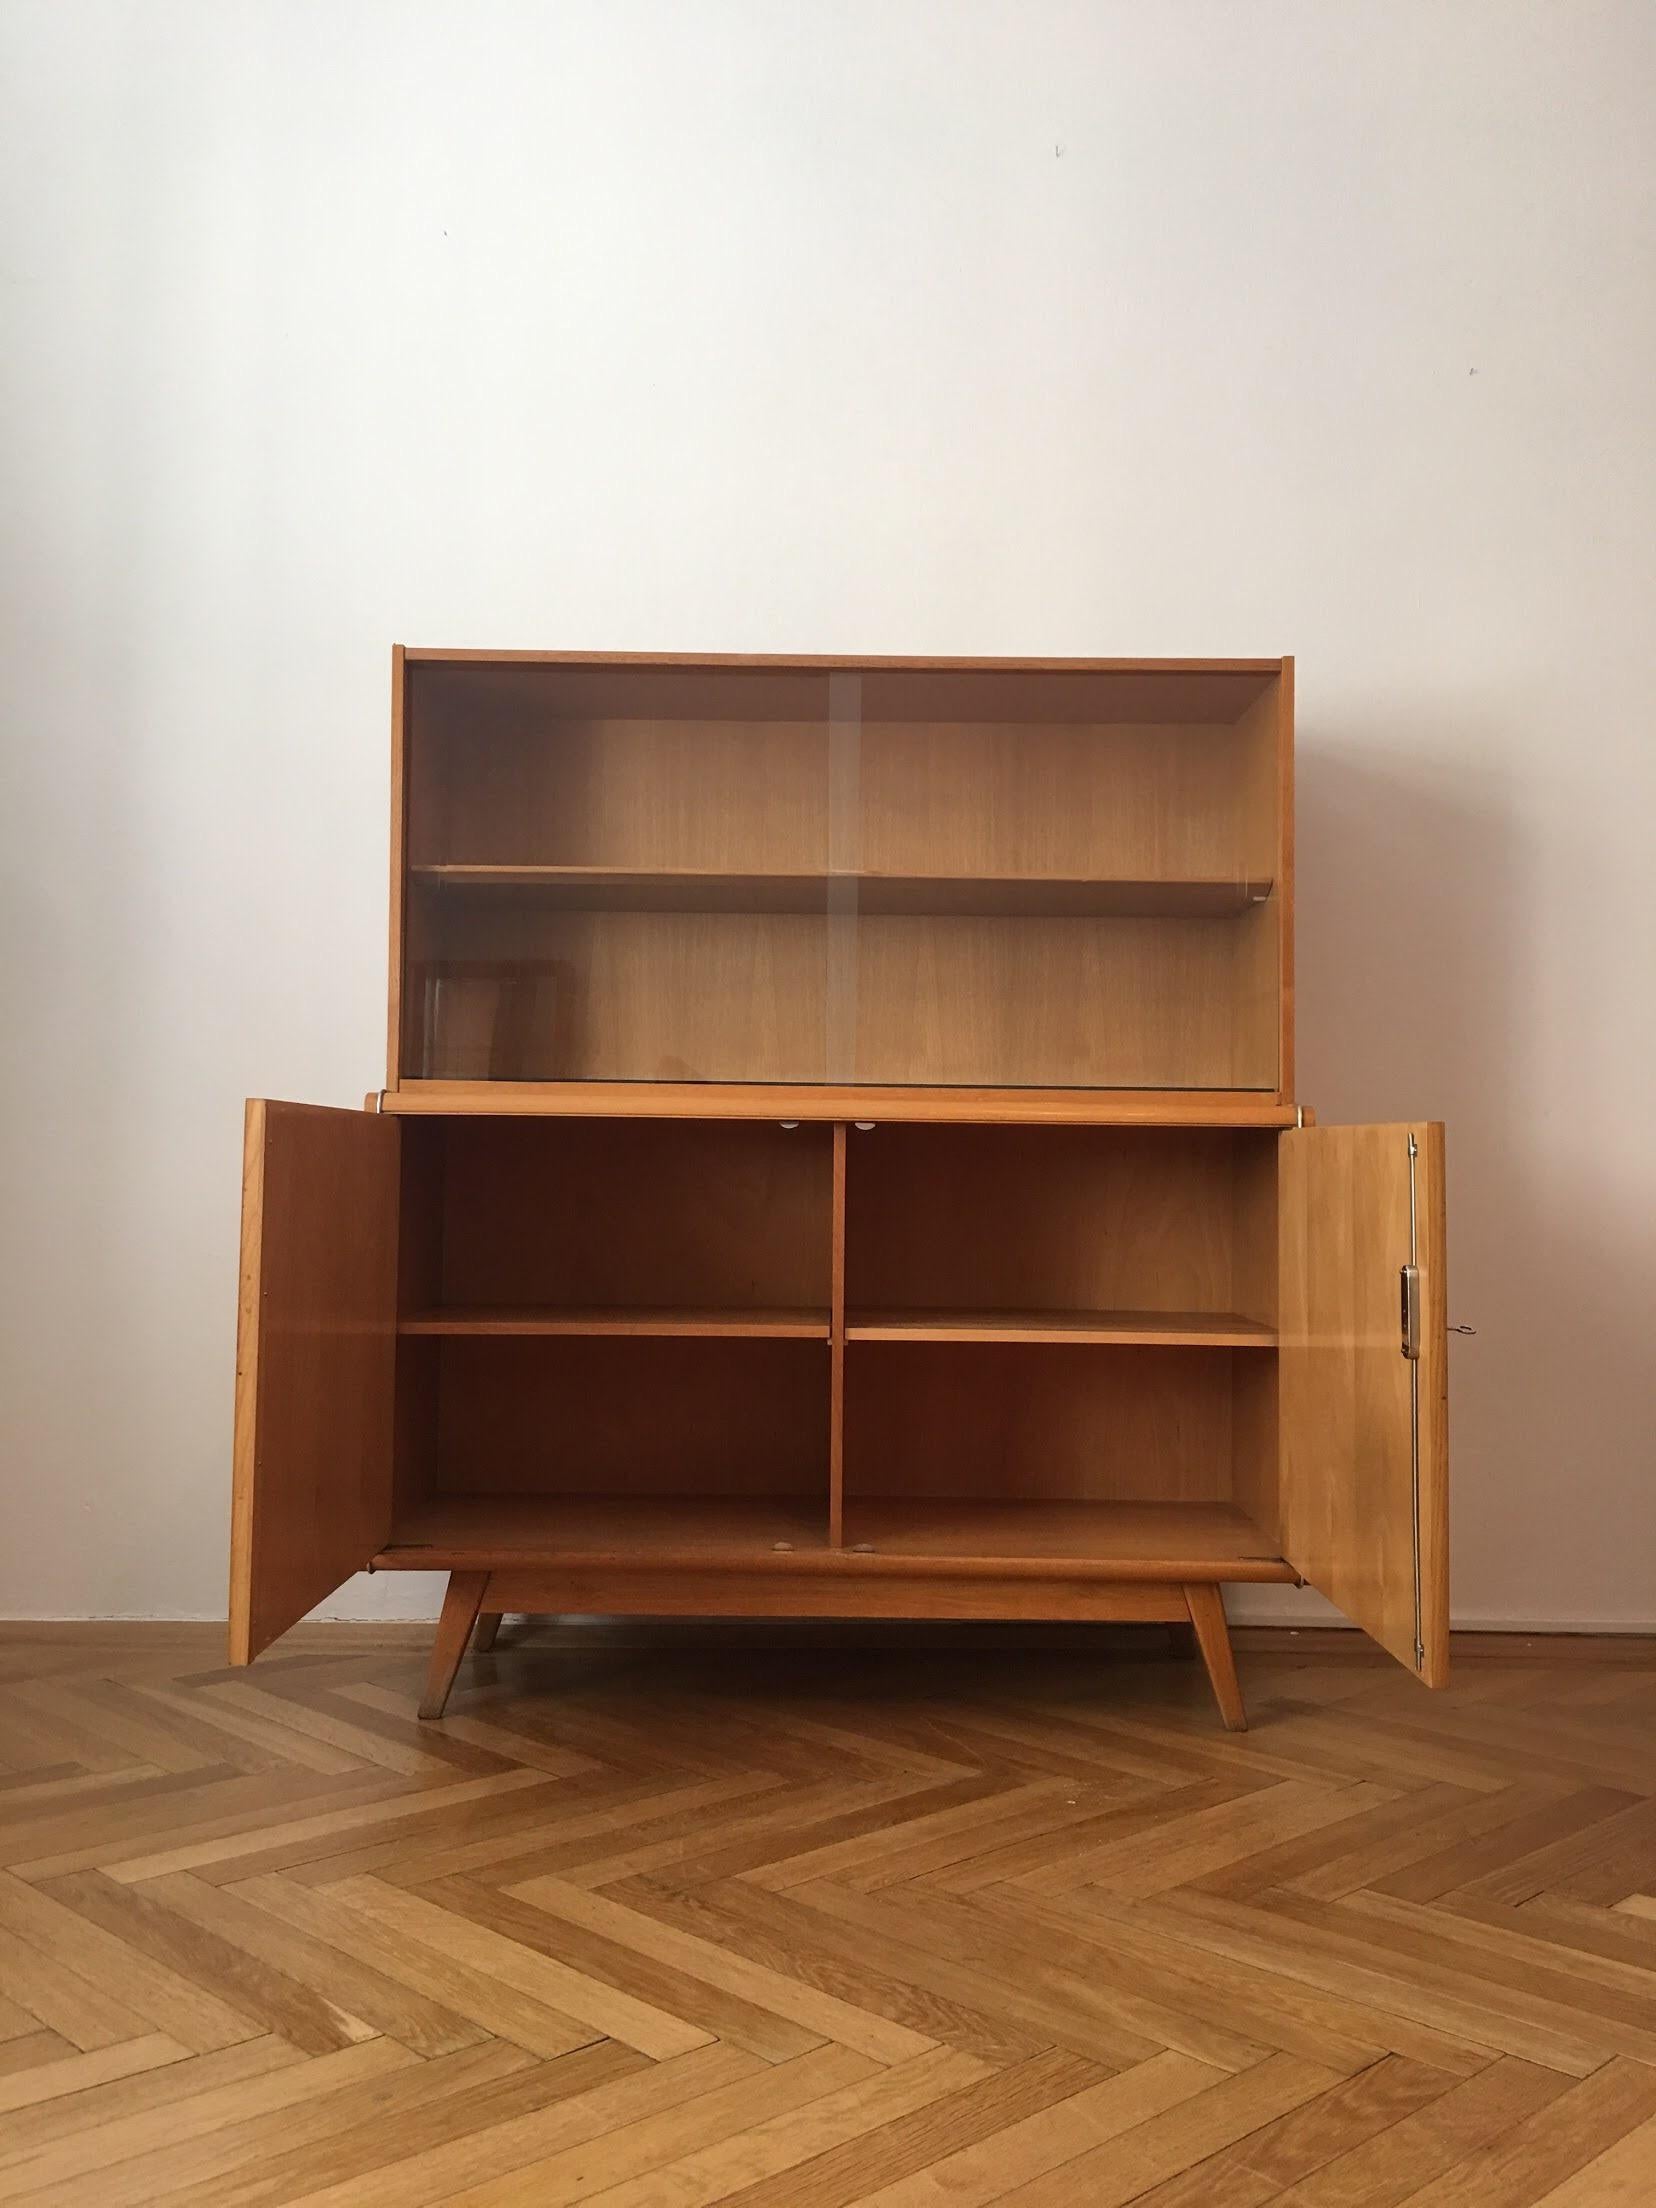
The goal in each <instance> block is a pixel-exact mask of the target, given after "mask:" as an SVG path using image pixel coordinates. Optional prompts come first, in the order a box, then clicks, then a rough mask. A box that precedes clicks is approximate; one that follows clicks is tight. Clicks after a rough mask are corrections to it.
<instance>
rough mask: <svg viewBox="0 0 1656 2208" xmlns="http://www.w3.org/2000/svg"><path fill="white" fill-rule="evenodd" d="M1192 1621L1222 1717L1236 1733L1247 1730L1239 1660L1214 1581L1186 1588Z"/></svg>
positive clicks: (1223, 1599)
mask: <svg viewBox="0 0 1656 2208" xmlns="http://www.w3.org/2000/svg"><path fill="white" fill-rule="evenodd" d="M1185 1600H1186V1602H1188V1603H1189V1605H1190V1622H1191V1624H1192V1625H1193V1626H1194V1627H1195V1629H1196V1645H1197V1646H1198V1648H1200V1650H1201V1651H1202V1661H1203V1663H1204V1664H1206V1666H1207V1675H1208V1679H1209V1681H1210V1683H1211V1685H1212V1687H1213V1698H1214V1700H1215V1701H1216V1702H1217V1703H1218V1705H1219V1715H1220V1716H1221V1717H1222V1718H1223V1719H1224V1721H1225V1723H1226V1725H1227V1726H1228V1727H1229V1729H1230V1730H1231V1731H1232V1732H1233V1733H1245V1732H1246V1731H1247V1729H1248V1713H1247V1711H1246V1710H1245V1709H1244V1708H1243V1707H1242V1689H1241V1688H1240V1686H1238V1684H1237V1680H1236V1659H1235V1657H1234V1656H1233V1655H1232V1654H1231V1638H1230V1627H1229V1626H1228V1625H1227V1624H1226V1623H1225V1598H1224V1596H1223V1595H1221V1593H1220V1592H1219V1589H1218V1588H1217V1587H1216V1586H1215V1585H1214V1584H1213V1582H1212V1581H1211V1580H1203V1581H1200V1582H1195V1581H1193V1582H1192V1583H1191V1584H1190V1585H1188V1586H1187V1587H1186V1588H1185Z"/></svg>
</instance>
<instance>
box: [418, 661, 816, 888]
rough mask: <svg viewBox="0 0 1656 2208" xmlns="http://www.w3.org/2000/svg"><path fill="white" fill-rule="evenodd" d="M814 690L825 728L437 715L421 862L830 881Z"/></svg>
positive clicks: (425, 784)
mask: <svg viewBox="0 0 1656 2208" xmlns="http://www.w3.org/2000/svg"><path fill="white" fill-rule="evenodd" d="M817 688H818V690H819V692H820V696H819V701H818V704H817V708H816V712H817V718H816V720H815V721H814V722H812V721H810V720H801V721H785V720H769V719H767V720H752V721H728V722H727V721H716V720H705V719H690V718H685V719H674V720H658V721H657V720H626V719H620V718H614V719H605V718H582V719H576V718H571V717H567V716H563V715H559V716H557V717H553V716H552V715H550V714H546V713H540V712H536V711H534V710H533V709H531V708H529V707H527V706H521V705H516V704H514V703H506V704H502V703H501V702H500V701H497V700H492V699H491V700H489V701H487V702H485V703H483V704H482V705H474V704H473V703H472V702H471V701H470V700H469V699H468V700H466V701H465V702H463V703H460V704H458V705H453V704H451V705H447V706H446V707H445V708H444V709H443V710H442V711H441V712H439V713H436V714H434V713H433V711H432V710H431V708H430V707H429V706H428V707H427V708H426V709H425V710H424V711H422V713H421V717H420V721H419V731H420V734H419V739H418V740H419V742H420V744H421V745H422V747H423V758H424V767H425V773H426V776H427V779H426V780H424V781H422V782H421V783H419V784H418V785H416V788H417V791H418V795H419V799H420V802H416V804H415V805H414V806H413V808H412V810H411V814H410V821H409V852H410V858H411V860H412V863H413V864H414V865H415V866H416V867H423V866H430V865H457V866H460V867H462V868H469V867H472V866H478V865H483V864H492V865H494V866H505V867H508V868H510V867H519V866H523V865H536V864H538V865H566V866H571V867H574V868H578V869H580V868H598V869H606V870H607V869H616V868H619V869H629V868H644V869H660V868H666V869H682V870H688V871H690V872H696V871H702V870H708V869H712V870H717V871H722V872H733V873H759V874H778V873H779V874H788V873H791V872H795V871H798V872H804V873H813V872H818V873H819V872H820V871H821V870H822V869H823V868H824V867H825V866H826V865H827V863H828V842H827V836H828V814H827V802H828V781H827V742H828V728H827V686H826V684H825V683H823V684H819V685H817Z"/></svg>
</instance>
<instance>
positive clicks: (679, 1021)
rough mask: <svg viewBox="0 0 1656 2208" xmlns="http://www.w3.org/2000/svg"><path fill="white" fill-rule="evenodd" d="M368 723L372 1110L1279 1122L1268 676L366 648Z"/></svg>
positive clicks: (1281, 949) (1287, 1080)
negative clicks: (379, 779) (370, 695)
mask: <svg viewBox="0 0 1656 2208" xmlns="http://www.w3.org/2000/svg"><path fill="white" fill-rule="evenodd" d="M392 691H393V811H392V853H393V860H392V906H391V955H392V975H391V1020H390V1030H391V1032H390V1058H389V1073H388V1079H387V1090H388V1092H391V1093H394V1092H397V1091H399V1090H402V1089H405V1088H412V1087H415V1086H425V1085H427V1084H431V1085H439V1084H440V1085H441V1086H442V1090H443V1093H444V1094H445V1095H446V1097H447V1098H448V1099H449V1100H450V1101H449V1103H448V1105H447V1108H449V1109H464V1108H466V1103H465V1097H466V1094H467V1093H468V1092H469V1093H470V1095H471V1096H472V1097H473V1098H474V1099H475V1102H476V1107H477V1108H478V1109H492V1108H494V1107H493V1106H492V1105H491V1104H489V1103H487V1102H486V1101H485V1096H486V1094H487V1093H488V1092H490V1091H493V1092H494V1093H495V1094H497V1095H498V1094H499V1093H500V1092H501V1090H502V1089H504V1088H507V1087H509V1086H512V1085H517V1086H519V1087H525V1086H527V1087H529V1088H532V1089H533V1088H539V1089H551V1088H553V1087H559V1086H561V1087H565V1088H567V1089H568V1090H569V1091H570V1092H572V1093H574V1092H581V1091H584V1092H585V1093H586V1094H587V1095H588V1096H591V1095H594V1094H596V1093H598V1092H599V1091H600V1090H603V1089H608V1090H609V1091H610V1093H612V1094H615V1095H618V1096H624V1095H628V1094H631V1095H637V1094H638V1093H639V1092H640V1091H641V1090H646V1089H649V1088H652V1087H658V1086H659V1087H662V1088H667V1087H685V1086H687V1087H692V1088H694V1087H700V1088H701V1089H702V1090H703V1093H705V1094H709V1095H710V1094H711V1093H712V1092H713V1091H714V1090H715V1089H718V1088H721V1087H723V1088H727V1089H728V1088H739V1087H742V1086H749V1087H752V1088H755V1089H759V1088H767V1089H773V1090H774V1089H789V1088H795V1089H808V1088H811V1087H820V1088H824V1089H834V1090H837V1091H839V1092H841V1093H843V1094H847V1095H853V1094H855V1093H856V1092H858V1091H860V1090H864V1089H866V1090H868V1091H870V1092H876V1091H879V1092H886V1093H889V1092H890V1091H892V1090H893V1089H899V1090H909V1091H917V1092H944V1091H959V1090H970V1091H974V1092H977V1093H979V1094H986V1093H1000V1094H1004V1093H1007V1092H1011V1091H1018V1090H1026V1091H1063V1092H1095V1093H1098V1094H1100V1095H1103V1094H1105V1093H1108V1092H1115V1093H1118V1094H1119V1093H1125V1092H1132V1091H1139V1092H1146V1091H1147V1092H1164V1091H1165V1092H1177V1093H1179V1094H1181V1095H1183V1096H1185V1097H1186V1098H1190V1097H1202V1096H1209V1097H1221V1096H1236V1097H1241V1098H1244V1099H1246V1100H1248V1101H1250V1102H1252V1103H1255V1104H1258V1105H1265V1104H1270V1103H1275V1104H1277V1105H1281V1104H1283V1103H1286V1102H1288V1101H1289V1100H1290V1099H1291V1097H1292V1086H1291V1080H1292V1036H1291V1011H1292V990H1291V980H1292V897H1293V888H1292V872H1293V840H1292V834H1291V827H1290V805H1291V796H1290V793H1291V790H1292V743H1293V736H1292V720H1293V670H1292V662H1291V661H1290V660H1288V659H1286V658H1282V659H1178V660H1168V659H977V658H970V659H967V658H959V659H951V658H889V657H874V658H848V657H832V656H826V655H824V656H807V655H765V656H761V655H751V656H750V655H739V654H700V653H666V654H647V653H590V652H489V651H475V650H438V649H431V648H419V649H409V648H406V647H401V646H399V647H397V648H396V650H395V652H394V654H393V664H392ZM630 1108H631V1109H633V1110H648V1108H649V1107H648V1106H647V1105H644V1104H642V1103H639V1104H635V1105H633V1106H632V1107H630ZM846 1116H853V1117H860V1116H868V1115H865V1114H859V1113H856V1112H855V1111H853V1112H852V1113H850V1114H848V1115H846Z"/></svg>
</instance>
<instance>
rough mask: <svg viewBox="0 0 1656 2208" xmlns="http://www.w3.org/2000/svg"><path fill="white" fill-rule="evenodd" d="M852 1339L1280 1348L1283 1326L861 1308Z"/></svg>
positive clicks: (1229, 1319)
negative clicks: (863, 1309) (1278, 1340)
mask: <svg viewBox="0 0 1656 2208" xmlns="http://www.w3.org/2000/svg"><path fill="white" fill-rule="evenodd" d="M845 1338H846V1340H847V1341H851V1342H1070V1343H1089V1342H1106V1343H1107V1342H1114V1343H1122V1344H1136V1345H1137V1346H1139V1347H1141V1348H1156V1349H1186V1348H1188V1349H1274V1348H1275V1347H1276V1339H1277V1336H1276V1329H1275V1327H1271V1326H1266V1325H1264V1324H1263V1323H1262V1322H1261V1321H1260V1320H1258V1319H1244V1318H1241V1317H1239V1316H1238V1315H1237V1313H1235V1312H1234V1311H853V1312H848V1313H847V1314H846V1324H845Z"/></svg>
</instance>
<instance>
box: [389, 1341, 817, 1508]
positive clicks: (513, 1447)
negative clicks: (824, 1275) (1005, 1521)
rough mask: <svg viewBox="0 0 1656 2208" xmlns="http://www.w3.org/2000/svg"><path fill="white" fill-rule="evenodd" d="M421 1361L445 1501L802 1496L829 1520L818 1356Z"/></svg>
mask: <svg viewBox="0 0 1656 2208" xmlns="http://www.w3.org/2000/svg"><path fill="white" fill-rule="evenodd" d="M405 1346H406V1345H405ZM415 1347H416V1349H417V1351H418V1352H419V1353H420V1354H421V1355H424V1356H427V1357H432V1358H434V1359H435V1371H436V1381H435V1387H436V1396H437V1446H436V1453H435V1462H434V1465H433V1467H432V1476H433V1478H434V1480H435V1484H436V1488H437V1491H438V1492H439V1493H440V1494H474V1495H493V1494H500V1495H509V1494H517V1495H614V1496H629V1495H685V1496H694V1495H704V1496H719V1497H731V1496H745V1495H755V1496H763V1495H799V1496H804V1495H808V1496H813V1497H820V1498H821V1500H822V1504H823V1509H824V1511H826V1509H827V1480H828V1350H827V1345H826V1344H825V1343H818V1342H786V1341H784V1342H766V1341H728V1340H713V1341H705V1340H704V1341H681V1340H674V1339H666V1340H660V1339H639V1338H637V1337H635V1336H629V1337H626V1338H624V1339H618V1340H617V1339H602V1338H601V1339H597V1340H569V1339H566V1338H559V1337H553V1338H545V1337H541V1338H534V1337H530V1338H522V1337H510V1336H509V1337H505V1338H495V1339H484V1340H476V1339H459V1340H442V1341H437V1342H429V1341H428V1342H420V1343H418V1344H417V1345H415Z"/></svg>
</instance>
